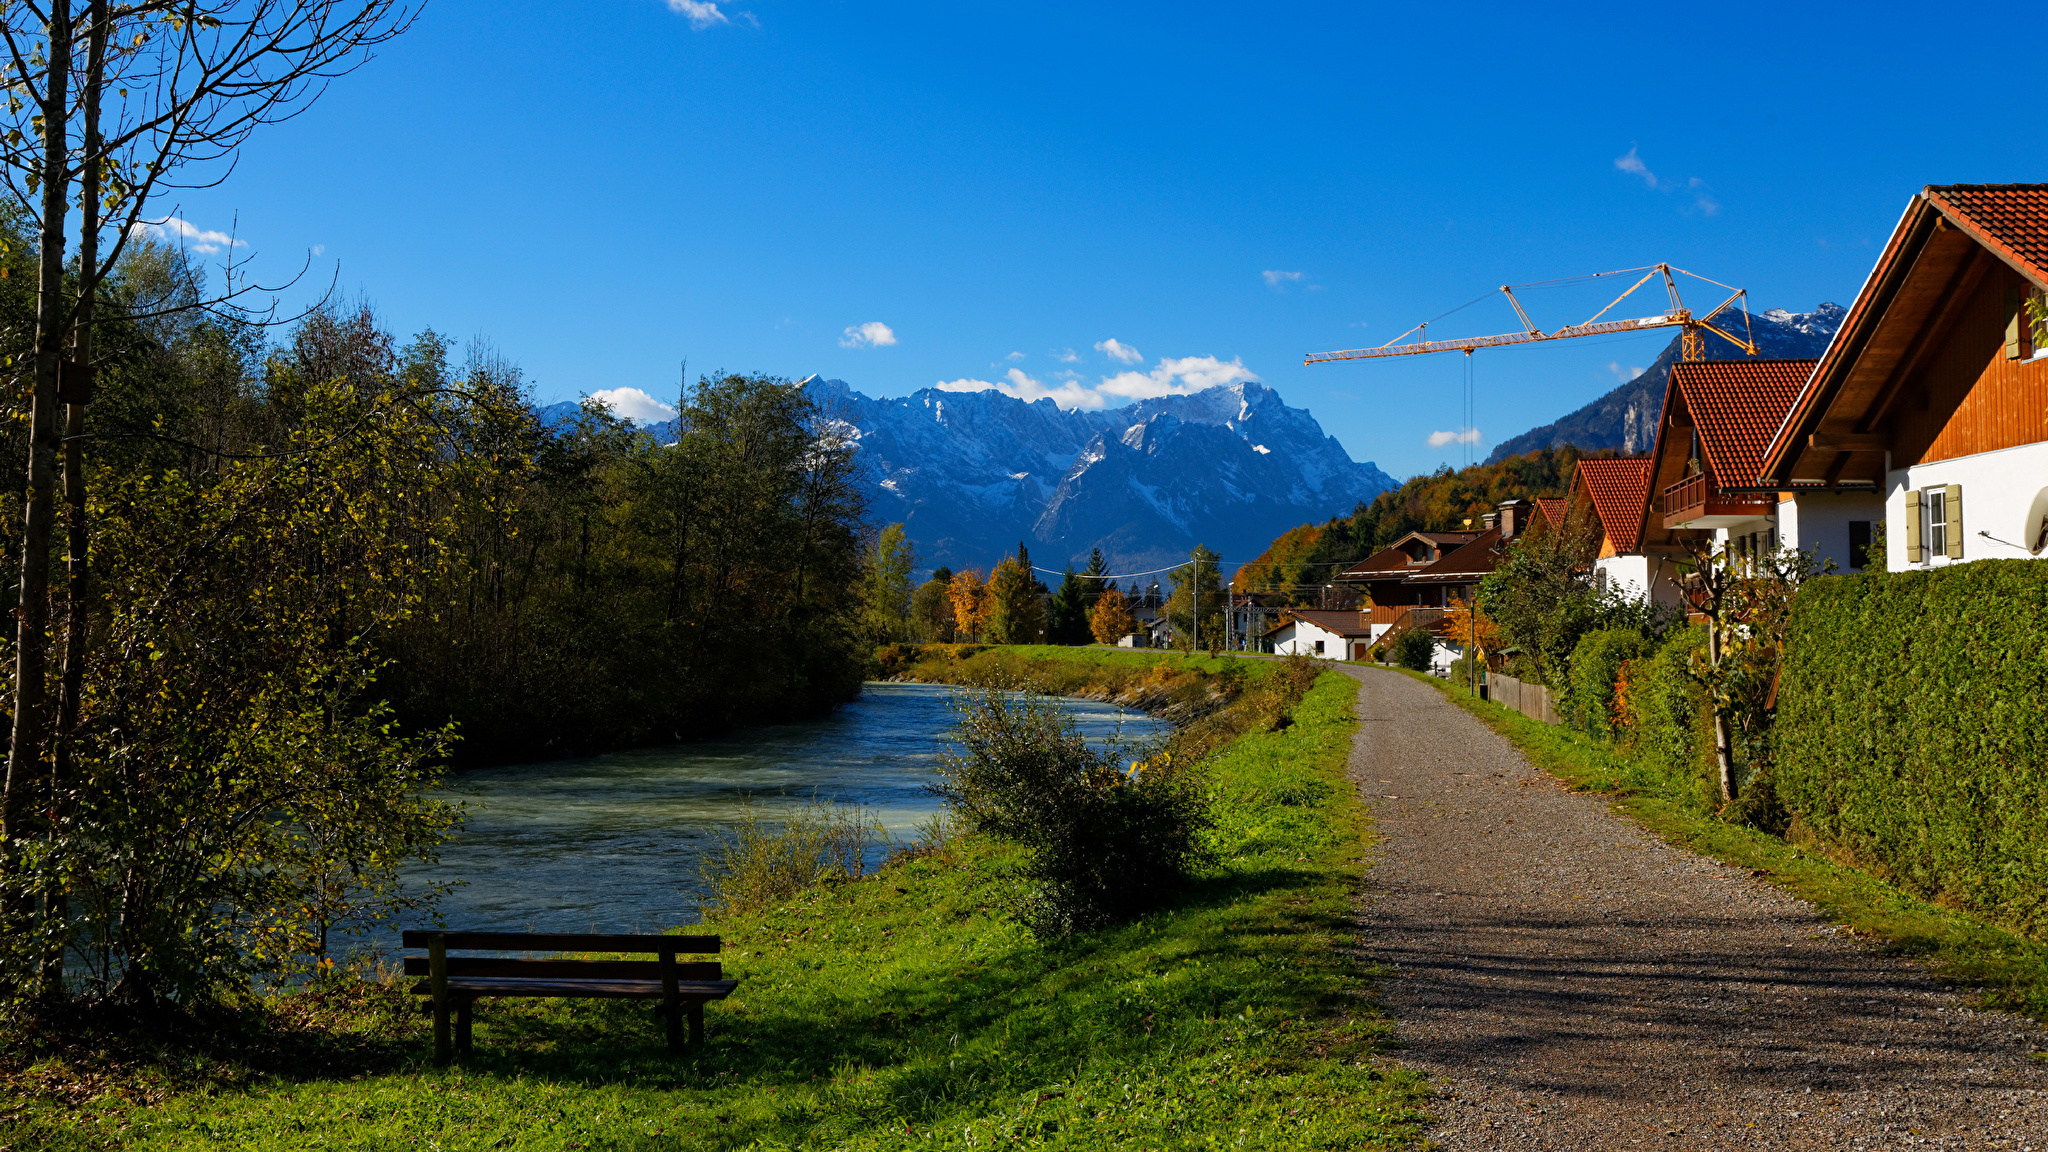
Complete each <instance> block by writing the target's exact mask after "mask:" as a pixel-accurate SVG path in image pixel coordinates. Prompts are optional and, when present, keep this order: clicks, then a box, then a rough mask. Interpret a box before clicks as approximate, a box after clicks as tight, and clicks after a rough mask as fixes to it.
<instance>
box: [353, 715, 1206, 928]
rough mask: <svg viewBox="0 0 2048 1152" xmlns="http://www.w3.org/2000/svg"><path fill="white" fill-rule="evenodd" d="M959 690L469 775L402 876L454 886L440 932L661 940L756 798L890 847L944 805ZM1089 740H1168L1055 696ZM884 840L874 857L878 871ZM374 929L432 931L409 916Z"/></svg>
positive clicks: (688, 917) (758, 807)
mask: <svg viewBox="0 0 2048 1152" xmlns="http://www.w3.org/2000/svg"><path fill="white" fill-rule="evenodd" d="M955 691H956V689H953V688H950V687H947V686H945V685H940V684H915V683H894V682H878V683H870V684H868V685H867V686H866V687H865V689H864V691H863V692H862V694H861V697H860V699H858V700H856V701H854V702H853V703H851V704H848V705H845V706H844V707H842V708H840V709H839V710H838V711H837V712H835V713H834V714H833V715H831V716H829V717H827V718H824V719H820V720H811V721H804V722H802V723H795V724H777V725H773V726H770V727H764V728H750V729H747V730H745V731H743V732H739V733H735V734H733V735H731V736H727V737H724V738H721V739H717V740H706V741H701V742H696V743H691V744H680V745H668V746H664V747H659V748H642V749H637V750H634V751H631V752H617V753H612V754H609V755H604V756H593V757H588V758H584V759H578V760H551V761H546V762H542V763H534V764H516V765H508V766H505V767H499V768H481V769H472V770H470V771H466V772H463V773H461V774H460V775H458V776H453V777H450V781H449V787H448V789H447V790H446V791H445V792H443V793H441V798H443V799H447V800H452V801H455V802H457V803H460V804H461V805H462V806H463V808H464V810H465V814H466V816H467V818H468V819H467V821H466V823H465V824H464V825H463V827H462V828H461V829H460V830H459V831H458V832H457V833H456V835H455V838H454V839H453V840H451V841H449V842H448V843H447V844H445V845H443V846H442V850H441V860H440V862H439V863H438V864H434V865H419V866H415V867H414V868H412V869H411V870H409V871H408V873H407V875H406V881H407V885H408V887H413V886H424V885H427V884H433V883H441V884H449V885H453V886H454V887H453V888H452V890H451V891H449V892H448V893H447V894H446V895H444V896H443V897H442V898H441V901H440V908H441V913H442V916H443V918H444V920H445V921H446V923H447V926H448V927H449V928H457V929H494V930H499V931H519V932H528V931H539V932H658V931H661V930H662V929H665V928H669V927H673V926H675V925H678V924H689V923H694V922H695V921H696V920H697V918H698V917H697V908H698V901H699V899H700V896H701V889H702V882H701V880H700V878H699V875H698V868H699V865H700V864H701V862H702V860H703V858H704V855H705V853H706V852H707V851H711V850H715V848H716V847H717V845H718V843H719V839H720V837H721V836H722V835H723V834H724V833H725V832H726V831H727V830H728V829H730V828H731V827H732V826H733V825H735V824H736V823H737V822H738V821H739V820H740V819H741V817H742V816H743V814H744V813H745V811H746V806H747V805H749V804H752V805H754V806H755V811H756V812H757V813H758V814H759V815H761V816H764V817H766V818H767V819H769V820H771V821H772V820H773V819H774V814H775V812H776V810H777V809H789V808H794V807H795V806H797V805H802V804H806V803H810V802H812V801H813V800H826V801H831V802H832V803H834V804H838V805H843V806H847V807H861V808H865V809H866V810H867V812H868V814H869V815H870V816H871V817H873V818H874V819H875V820H876V821H877V822H879V823H880V824H881V825H882V827H883V828H884V829H885V830H886V831H887V832H888V833H889V836H890V838H891V839H892V840H893V841H894V842H895V846H903V845H906V844H908V843H910V842H911V841H912V840H914V839H915V837H916V831H915V830H916V827H917V825H918V824H919V823H921V822H922V821H924V820H926V819H928V818H929V817H930V816H931V815H932V814H933V813H934V812H936V811H937V809H938V802H937V800H936V799H934V798H933V797H932V796H931V795H930V794H929V793H927V792H926V791H925V786H926V785H927V784H929V783H931V782H932V781H933V779H934V778H935V776H936V774H937V772H938V760H939V753H940V751H941V749H942V748H943V746H944V743H945V741H946V739H947V735H948V733H949V732H950V731H951V730H952V728H953V724H954V722H955V716H954V713H953V710H952V708H951V706H950V704H949V701H950V699H951V696H952V694H953V692H955ZM1063 702H1064V703H1065V704H1066V706H1067V708H1068V710H1069V712H1070V714H1071V715H1072V716H1073V717H1074V720H1075V722H1076V724H1077V725H1079V727H1080V729H1081V731H1082V732H1083V733H1085V734H1087V736H1088V737H1089V738H1090V739H1091V740H1109V739H1112V738H1115V737H1117V736H1118V735H1119V734H1121V736H1122V738H1123V739H1125V740H1129V741H1145V740H1149V739H1152V738H1153V737H1155V736H1158V735H1163V734H1164V733H1165V731H1166V729H1167V726H1166V725H1165V724H1164V723H1162V722H1161V721H1158V720H1155V719H1153V718H1152V717H1150V716H1147V715H1145V714H1144V713H1142V712H1134V711H1127V710H1124V709H1120V708H1118V707H1117V706H1116V705H1114V704H1107V703H1101V702H1098V701H1094V700H1078V699H1067V700H1065V701H1063ZM890 850H891V846H890V845H882V846H878V847H877V848H876V849H875V851H874V856H875V859H873V860H870V861H869V863H870V864H874V863H878V862H879V861H880V859H881V857H882V856H884V855H886V854H887V853H888V852H889V851H890ZM400 919H401V920H402V921H403V924H402V925H401V924H392V925H389V926H388V930H387V931H385V932H381V933H379V938H378V940H377V941H376V943H379V944H381V945H382V946H384V947H385V948H387V949H389V948H392V947H394V946H395V945H396V944H397V928H399V927H401V926H405V927H426V926H427V922H426V920H425V918H424V917H423V916H421V915H419V914H417V913H414V914H411V915H407V916H403V917H401V918H400Z"/></svg>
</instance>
